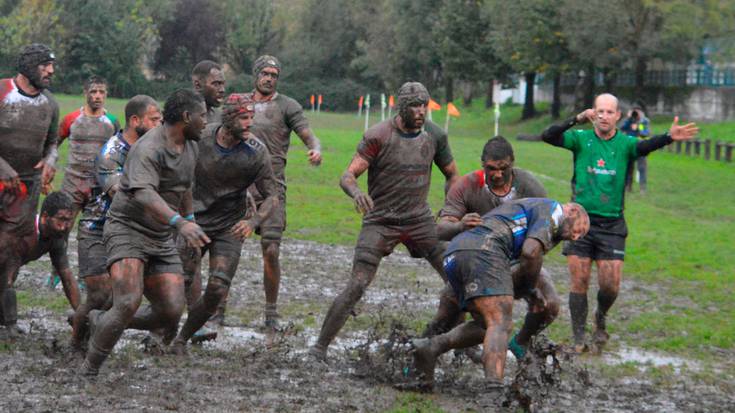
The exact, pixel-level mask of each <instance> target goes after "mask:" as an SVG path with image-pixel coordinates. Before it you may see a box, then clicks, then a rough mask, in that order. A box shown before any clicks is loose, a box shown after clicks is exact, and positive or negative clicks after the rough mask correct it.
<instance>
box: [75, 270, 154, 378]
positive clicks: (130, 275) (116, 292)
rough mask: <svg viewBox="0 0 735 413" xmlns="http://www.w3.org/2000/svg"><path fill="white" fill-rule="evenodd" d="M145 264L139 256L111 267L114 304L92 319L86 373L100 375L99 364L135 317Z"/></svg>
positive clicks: (140, 298)
mask: <svg viewBox="0 0 735 413" xmlns="http://www.w3.org/2000/svg"><path fill="white" fill-rule="evenodd" d="M144 265H145V264H144V262H143V261H142V260H140V259H137V258H123V259H122V260H120V261H117V262H115V263H114V264H112V266H111V267H110V281H111V283H112V297H113V301H112V308H110V310H108V311H105V312H104V313H102V314H101V315H99V317H97V318H96V319H95V320H93V321H92V320H91V322H92V324H93V327H94V329H93V331H92V336H91V338H90V340H89V349H88V350H87V358H86V359H85V360H84V365H83V366H82V372H83V374H85V375H97V373H98V372H99V368H100V366H101V365H102V363H103V362H104V361H105V359H106V358H107V356H108V355H109V354H110V351H112V348H113V347H114V346H115V343H117V341H118V340H119V339H120V336H121V335H122V333H123V331H124V330H125V328H126V327H127V326H128V324H129V323H130V320H132V319H133V315H135V311H136V310H137V309H138V307H139V306H140V302H141V300H142V298H143V285H144V284H143V269H144Z"/></svg>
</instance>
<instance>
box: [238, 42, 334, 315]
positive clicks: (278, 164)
mask: <svg viewBox="0 0 735 413" xmlns="http://www.w3.org/2000/svg"><path fill="white" fill-rule="evenodd" d="M280 73H281V63H280V62H279V61H278V59H276V58H275V57H273V56H268V55H263V56H260V57H258V58H257V59H256V60H255V62H254V63H253V77H254V81H255V90H253V91H252V95H253V100H254V101H255V119H254V121H253V126H252V127H251V130H252V132H253V134H254V135H255V136H257V137H258V138H259V139H261V140H262V141H263V143H265V146H266V147H267V148H268V151H269V152H270V156H271V164H272V166H273V174H274V175H275V177H276V182H277V183H278V201H279V202H278V205H277V206H275V207H274V208H273V212H272V213H271V215H270V217H268V218H267V219H265V220H263V222H261V223H260V226H259V228H257V232H258V233H259V234H260V237H261V239H260V242H261V250H262V252H263V287H264V289H265V311H264V315H265V326H266V327H268V328H273V327H275V326H276V325H277V320H278V313H277V301H278V289H279V285H280V281H281V264H280V261H279V256H280V250H281V238H282V237H283V231H284V230H285V228H286V176H285V169H286V157H287V154H288V148H289V146H290V144H291V132H292V131H293V132H296V135H298V137H299V138H300V139H301V140H302V141H303V142H304V144H305V145H306V147H307V148H308V149H309V151H308V152H307V156H308V157H309V163H311V164H312V165H314V166H316V165H319V164H321V162H322V153H321V146H320V143H319V139H317V138H316V136H315V135H314V132H312V130H311V128H310V127H309V122H308V121H307V119H306V117H305V116H304V111H303V108H302V107H301V105H300V104H299V103H298V102H297V101H295V100H294V99H291V98H290V97H288V96H286V95H283V94H280V93H278V92H277V91H276V88H277V85H278V78H279V76H280ZM250 188H251V193H252V194H253V197H254V198H255V201H256V204H257V205H258V206H259V205H260V204H261V203H262V202H264V201H265V197H264V196H263V194H260V193H258V191H257V188H255V187H253V186H251V187H250Z"/></svg>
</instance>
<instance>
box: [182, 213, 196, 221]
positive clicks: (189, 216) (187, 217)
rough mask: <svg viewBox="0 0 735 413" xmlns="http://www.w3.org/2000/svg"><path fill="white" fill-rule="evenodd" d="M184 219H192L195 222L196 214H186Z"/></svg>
mask: <svg viewBox="0 0 735 413" xmlns="http://www.w3.org/2000/svg"><path fill="white" fill-rule="evenodd" d="M184 219H185V220H187V221H192V222H193V221H194V214H189V215H187V216H185V217H184Z"/></svg>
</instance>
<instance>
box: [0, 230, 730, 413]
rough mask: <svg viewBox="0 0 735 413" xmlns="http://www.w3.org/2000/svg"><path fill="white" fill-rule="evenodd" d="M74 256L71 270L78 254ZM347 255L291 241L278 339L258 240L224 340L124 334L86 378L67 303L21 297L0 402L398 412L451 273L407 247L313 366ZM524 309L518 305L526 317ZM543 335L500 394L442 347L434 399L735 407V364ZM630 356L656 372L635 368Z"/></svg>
mask: <svg viewBox="0 0 735 413" xmlns="http://www.w3.org/2000/svg"><path fill="white" fill-rule="evenodd" d="M71 241H72V247H71V251H75V250H76V244H75V243H74V240H73V237H72V240H71ZM70 259H71V261H72V263H73V264H72V265H73V266H75V265H76V256H75V254H72V257H70ZM351 263H352V249H351V248H349V247H343V246H332V245H325V244H318V243H313V242H304V241H297V240H286V241H284V243H283V250H282V271H283V278H282V289H281V295H280V299H279V301H280V305H279V312H280V314H281V321H280V325H281V331H279V332H278V333H276V334H274V335H268V334H265V333H264V332H263V330H261V326H262V322H263V321H262V312H263V301H264V299H263V292H262V264H261V257H260V246H259V244H258V243H257V242H255V241H248V242H247V243H246V244H245V247H244V250H243V256H242V259H241V262H240V267H239V269H238V274H237V277H236V278H235V280H234V281H233V286H232V290H231V294H230V300H229V307H228V315H227V321H228V325H227V326H226V327H223V328H222V329H221V330H220V335H219V337H218V339H217V340H216V341H213V342H207V343H204V344H203V345H200V346H190V347H189V354H188V355H186V356H182V357H175V356H170V355H164V356H153V355H150V354H147V353H145V352H144V351H143V345H142V344H141V340H142V339H143V338H144V337H145V333H143V332H136V331H126V332H125V333H124V335H123V339H122V340H121V342H120V343H119V344H118V346H117V347H116V350H115V353H114V354H113V355H112V356H111V357H110V359H109V360H108V363H106V364H105V366H104V367H103V369H102V371H101V373H100V376H99V378H98V379H97V380H95V381H88V380H86V379H83V378H80V377H78V376H77V375H76V371H77V370H78V369H79V367H80V366H81V362H82V359H81V356H79V355H78V354H74V353H72V352H70V351H69V350H68V346H67V345H68V340H69V327H68V326H67V325H66V321H65V318H64V315H63V311H50V310H48V309H46V308H44V307H43V306H42V305H39V306H38V307H35V308H28V307H24V306H21V307H20V308H19V315H20V325H21V326H22V327H23V328H25V329H26V330H27V331H28V334H26V335H24V336H22V337H21V338H19V339H18V340H16V341H13V342H7V341H0V370H2V371H3V374H2V375H1V376H0V387H2V389H3V391H2V394H3V397H0V411H119V410H132V411H156V412H157V411H183V412H189V411H192V412H194V411H196V412H200V411H248V412H260V411H264V412H271V411H279V412H280V411H288V412H291V411H306V412H332V411H334V412H344V411H385V410H389V409H391V408H393V407H395V406H397V403H399V402H397V401H400V400H406V397H407V395H406V393H405V392H401V391H398V390H396V389H395V388H394V386H395V385H396V384H397V383H401V382H405V381H407V380H409V379H410V378H411V376H412V374H414V372H413V370H412V369H413V363H412V362H413V356H412V353H411V346H410V344H409V340H410V338H412V337H414V336H416V335H418V333H419V332H420V330H421V329H423V327H424V325H425V323H426V322H427V321H428V320H429V318H430V317H431V315H432V314H433V311H434V308H435V306H436V303H437V297H436V294H437V293H438V291H439V290H440V289H441V287H442V283H441V281H440V280H439V277H438V276H437V275H436V274H435V273H434V271H433V270H432V269H431V268H430V266H429V265H428V264H427V263H425V262H423V261H421V260H413V259H411V258H410V257H408V255H407V254H405V253H402V252H398V253H396V254H394V255H392V256H390V257H388V258H387V259H385V260H384V261H383V263H382V264H381V267H380V269H379V272H378V275H377V277H376V279H375V281H374V282H373V284H372V285H371V287H370V289H369V290H368V292H367V294H366V296H365V299H364V300H363V302H362V303H361V304H360V305H359V306H358V307H357V308H356V311H355V313H356V315H355V316H354V317H351V318H350V320H349V321H348V322H347V325H346V326H345V329H344V330H343V332H342V333H341V334H340V336H339V337H338V339H337V340H336V341H335V343H334V345H333V346H332V347H331V348H330V350H329V361H328V364H327V365H324V364H321V363H317V362H313V361H312V360H310V359H309V358H308V357H307V354H306V350H307V349H308V346H309V345H311V344H313V343H314V342H315V340H316V336H317V335H318V331H319V327H320V326H321V321H322V320H323V315H324V313H326V310H327V308H328V306H329V305H330V304H331V301H332V299H333V298H334V296H335V295H336V294H337V292H339V291H340V290H341V289H342V288H343V287H344V285H345V284H346V282H347V277H348V275H349V271H350V266H351ZM48 266H49V264H48V262H42V263H40V264H35V265H32V266H29V267H26V268H25V269H24V270H23V272H22V273H21V275H20V278H19V280H18V284H17V288H18V289H19V290H20V291H26V292H29V293H32V294H34V296H35V298H36V299H37V300H34V302H47V301H50V300H51V299H56V297H57V296H58V295H59V294H63V293H62V292H61V290H60V289H57V290H56V291H49V290H48V289H46V288H44V284H45V282H46V279H45V277H46V275H47V274H48V273H49V268H48ZM549 269H550V270H551V272H552V273H559V274H561V273H562V272H563V271H564V269H563V268H554V267H551V268H549ZM555 279H556V280H564V279H565V277H563V276H555ZM562 282H563V281H562ZM563 288H564V285H562V286H561V288H560V289H563ZM627 288H632V287H629V286H628V287H627ZM638 290H640V291H643V293H645V291H646V290H645V288H640V289H638ZM643 293H641V294H643ZM624 294H625V292H624ZM562 302H563V303H564V304H565V302H566V300H562ZM630 307H631V306H628V308H630ZM524 310H525V308H524V307H523V306H519V307H518V310H517V311H516V312H515V314H514V315H515V317H516V323H517V324H516V325H519V324H518V322H519V320H520V317H521V316H522V315H523V312H524ZM626 311H633V310H632V309H629V310H626ZM637 311H642V309H640V308H638V309H637ZM566 312H567V310H566V308H563V309H562V312H561V314H562V315H564V314H566ZM542 344H543V343H540V344H539V345H540V349H538V351H537V353H539V355H538V356H536V357H530V358H529V359H528V360H524V362H523V363H521V364H520V365H519V363H517V362H516V360H515V359H514V358H513V357H512V356H510V355H509V357H508V365H507V367H506V389H505V390H503V391H502V392H496V391H491V390H488V389H487V388H486V387H485V386H484V381H483V374H482V369H481V367H480V366H478V365H477V364H475V363H473V362H472V361H471V360H470V359H469V358H468V357H467V356H466V355H464V353H453V352H450V353H448V354H446V355H444V356H442V357H441V359H440V361H439V363H438V365H437V373H436V381H437V382H436V388H435V392H434V394H433V395H430V396H426V397H427V399H426V400H429V402H430V403H433V404H434V405H437V406H439V407H440V408H441V409H443V410H446V411H494V410H499V411H517V410H519V409H520V410H522V409H528V410H534V411H550V412H551V411H603V412H605V411H609V412H616V411H652V412H653V411H656V412H658V411H685V412H686V411H735V396H733V393H735V392H734V390H735V383H733V381H732V374H730V375H727V374H725V375H721V376H717V377H716V378H715V379H703V378H701V377H700V376H699V375H698V374H699V373H698V369H697V368H698V365H697V364H696V363H695V362H694V361H691V360H687V359H680V358H675V357H673V356H670V355H668V354H658V353H649V352H645V351H642V350H640V349H636V348H628V347H625V346H624V345H620V346H619V348H618V349H616V350H615V352H614V353H609V354H605V355H603V356H600V357H581V358H576V357H571V356H568V355H565V354H563V353H562V352H559V351H557V349H556V348H551V347H549V346H550V345H551V344H549V343H547V347H546V350H544V346H543V345H542ZM544 352H546V353H544ZM630 364H633V365H635V366H644V367H646V368H643V369H638V368H637V367H636V368H633V369H628V368H626V366H628V365H630ZM669 371H670V373H669ZM723 377H724V378H723ZM411 397H413V396H411ZM415 397H424V396H415Z"/></svg>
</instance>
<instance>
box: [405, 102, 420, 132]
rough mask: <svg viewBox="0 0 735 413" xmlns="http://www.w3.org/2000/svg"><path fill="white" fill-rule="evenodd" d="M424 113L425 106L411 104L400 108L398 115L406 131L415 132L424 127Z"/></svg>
mask: <svg viewBox="0 0 735 413" xmlns="http://www.w3.org/2000/svg"><path fill="white" fill-rule="evenodd" d="M426 111H427V105H426V104H425V103H413V104H410V105H407V106H405V107H404V108H401V110H400V113H399V115H400V116H401V119H402V120H403V125H404V126H405V127H406V129H408V130H416V129H421V128H422V127H423V126H424V122H425V121H426Z"/></svg>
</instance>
